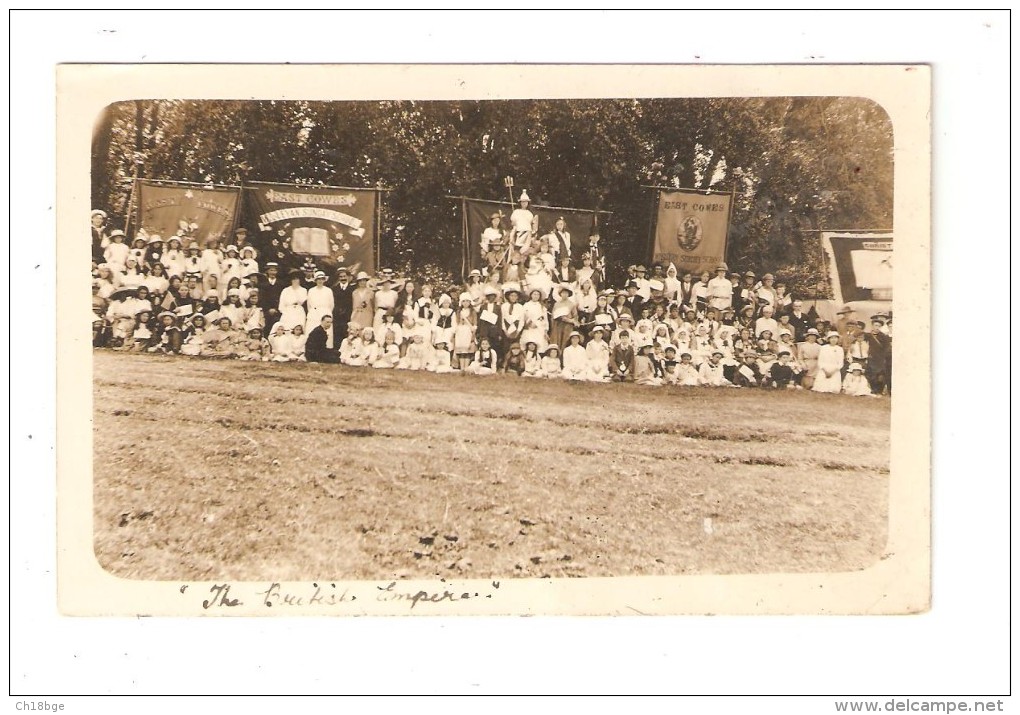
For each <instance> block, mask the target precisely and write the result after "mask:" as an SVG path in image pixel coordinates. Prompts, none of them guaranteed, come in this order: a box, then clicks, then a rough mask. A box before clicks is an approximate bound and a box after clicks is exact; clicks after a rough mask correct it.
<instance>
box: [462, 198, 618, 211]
mask: <svg viewBox="0 0 1020 715" xmlns="http://www.w3.org/2000/svg"><path fill="white" fill-rule="evenodd" d="M443 197H444V198H447V199H453V200H455V201H460V200H462V199H467V200H468V201H475V202H477V203H480V204H495V205H496V206H498V207H499V208H500V210H502V209H503V202H502V201H494V200H492V199H476V198H474V197H473V196H455V195H453V194H443ZM535 208H536V209H548V210H550V211H574V212H577V213H586V214H589V213H600V214H603V215H605V216H612V215H613V212H612V211H606V210H605V209H595V210H592V209H579V208H574V207H571V206H545V205H543V206H536V207H535Z"/></svg>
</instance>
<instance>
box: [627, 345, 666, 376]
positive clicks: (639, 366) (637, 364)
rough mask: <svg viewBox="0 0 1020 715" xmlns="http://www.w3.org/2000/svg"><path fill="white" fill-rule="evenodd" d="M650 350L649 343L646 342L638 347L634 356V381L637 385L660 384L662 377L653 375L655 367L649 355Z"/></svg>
mask: <svg viewBox="0 0 1020 715" xmlns="http://www.w3.org/2000/svg"><path fill="white" fill-rule="evenodd" d="M651 352H652V346H651V343H646V344H645V345H642V346H641V347H640V348H638V352H637V355H635V356H634V382H636V383H637V384H638V385H653V386H657V385H661V384H662V378H660V377H656V376H655V368H654V366H653V365H652V360H651V358H650V357H649V356H650V354H651Z"/></svg>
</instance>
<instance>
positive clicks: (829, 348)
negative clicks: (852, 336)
mask: <svg viewBox="0 0 1020 715" xmlns="http://www.w3.org/2000/svg"><path fill="white" fill-rule="evenodd" d="M825 340H826V344H825V345H823V346H821V347H820V348H819V349H818V372H817V374H816V375H815V385H814V387H812V388H811V389H812V390H814V391H815V392H832V393H835V394H839V391H840V390H841V389H842V388H843V375H842V374H841V373H840V371H841V370H842V369H843V361H844V360H845V359H846V356H845V354H844V353H843V348H842V347H840V344H839V333H837V332H836V331H835V330H834V331H832V332H830V333H829V334H828V335H826V336H825Z"/></svg>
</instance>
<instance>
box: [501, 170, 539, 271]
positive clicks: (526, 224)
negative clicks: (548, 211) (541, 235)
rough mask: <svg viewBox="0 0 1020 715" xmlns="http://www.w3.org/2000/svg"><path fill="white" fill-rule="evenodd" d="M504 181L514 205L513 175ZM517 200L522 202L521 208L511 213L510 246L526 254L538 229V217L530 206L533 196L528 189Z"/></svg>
mask: <svg viewBox="0 0 1020 715" xmlns="http://www.w3.org/2000/svg"><path fill="white" fill-rule="evenodd" d="M503 183H504V184H505V185H506V187H507V191H509V192H510V201H511V205H512V203H513V186H514V179H513V177H512V176H508V177H506V178H505V179H504V180H503ZM517 200H518V201H519V202H520V204H521V205H520V208H516V209H514V210H513V213H511V214H510V227H511V228H510V237H511V242H510V248H511V250H514V251H517V252H519V253H521V254H526V253H528V251H529V249H530V247H531V240H532V238H534V236H535V234H536V233H537V231H538V217H537V216H535V214H533V213H532V212H531V210H530V209H529V208H528V206H530V205H531V197H529V196H528V192H527V191H522V192H521V196H520V198H519V199H517Z"/></svg>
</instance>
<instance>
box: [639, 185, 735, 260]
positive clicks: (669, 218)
mask: <svg viewBox="0 0 1020 715" xmlns="http://www.w3.org/2000/svg"><path fill="white" fill-rule="evenodd" d="M731 201H732V195H731V194H718V193H712V194H707V195H706V194H704V193H702V192H699V191H660V192H659V212H658V216H657V218H656V222H655V248H654V250H653V256H652V260H654V261H660V262H662V263H665V264H669V263H674V264H675V265H676V267H677V269H678V270H680V271H681V272H683V271H684V270H689V271H691V272H693V273H695V274H697V273H700V272H702V271H706V270H707V271H713V270H714V269H715V267H716V266H717V265H718V264H719V263H722V262H724V261H725V260H726V234H727V231H728V230H729V221H730V203H731Z"/></svg>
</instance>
